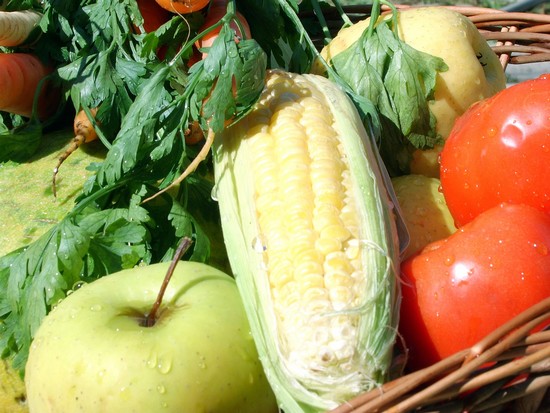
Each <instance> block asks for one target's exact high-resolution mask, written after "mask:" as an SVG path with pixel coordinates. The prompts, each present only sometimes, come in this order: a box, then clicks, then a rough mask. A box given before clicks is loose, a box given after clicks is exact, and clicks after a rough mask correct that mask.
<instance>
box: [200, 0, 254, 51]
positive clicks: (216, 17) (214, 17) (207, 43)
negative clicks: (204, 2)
mask: <svg viewBox="0 0 550 413" xmlns="http://www.w3.org/2000/svg"><path fill="white" fill-rule="evenodd" d="M226 12H227V5H226V4H225V2H223V1H222V2H213V3H212V5H211V6H210V9H209V10H208V14H207V16H206V19H205V21H204V23H203V25H202V27H201V28H200V29H199V32H202V31H203V30H206V29H208V28H209V27H211V26H213V25H214V24H216V23H217V22H218V21H220V19H221V18H222V17H223V16H225V13H226ZM235 15H236V18H237V19H238V20H239V22H240V23H241V25H242V28H243V31H244V36H243V33H241V30H240V27H239V25H238V24H237V23H236V22H235V20H232V21H231V23H229V27H231V28H232V29H233V30H234V31H235V41H236V42H237V43H238V42H239V39H240V38H242V37H245V38H247V39H250V37H251V36H252V35H251V33H250V26H249V25H248V22H247V20H246V19H245V17H244V16H243V15H242V14H241V13H239V12H236V13H235ZM221 29H222V28H221V26H220V27H218V28H216V29H215V30H212V31H211V32H209V33H208V34H206V35H205V36H203V37H202V38H201V39H200V40H199V41H197V43H196V45H195V46H196V47H197V49H202V48H206V47H211V46H212V44H213V43H214V40H216V38H217V37H218V34H219V33H220V31H221ZM207 54H208V53H206V52H202V58H203V59H204V58H206V55H207Z"/></svg>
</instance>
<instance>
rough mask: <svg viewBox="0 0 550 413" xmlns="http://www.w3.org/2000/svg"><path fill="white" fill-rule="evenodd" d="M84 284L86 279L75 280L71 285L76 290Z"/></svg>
mask: <svg viewBox="0 0 550 413" xmlns="http://www.w3.org/2000/svg"><path fill="white" fill-rule="evenodd" d="M85 285H86V281H77V282H75V283H74V285H73V290H78V289H80V288H82V287H84V286H85Z"/></svg>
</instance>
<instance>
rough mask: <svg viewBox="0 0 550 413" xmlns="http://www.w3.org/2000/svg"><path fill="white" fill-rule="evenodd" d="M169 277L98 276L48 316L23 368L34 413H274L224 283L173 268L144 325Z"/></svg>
mask: <svg viewBox="0 0 550 413" xmlns="http://www.w3.org/2000/svg"><path fill="white" fill-rule="evenodd" d="M167 269H168V264H167V263H162V264H153V265H150V266H144V267H139V268H133V269H130V270H124V271H121V272H118V273H116V274H112V275H108V276H105V277H103V278H100V279H98V280H96V281H94V282H92V283H90V284H88V285H85V286H83V287H82V288H80V289H78V290H76V291H75V292H73V293H72V294H70V295H69V296H67V298H65V299H64V300H63V301H62V302H61V303H60V304H59V305H58V306H57V307H56V308H55V309H53V310H52V311H51V312H50V313H49V314H48V315H47V316H46V318H45V319H44V320H43V322H42V323H41V325H40V327H39V329H38V331H37V334H36V335H35V338H34V341H33V343H32V345H31V349H30V353H29V358H28V362H27V365H26V375H25V384H26V388H27V398H28V405H29V409H30V412H31V413H74V412H82V413H86V412H87V413H99V412H104V413H121V412H128V413H130V412H166V413H172V412H173V413H176V412H177V413H181V412H193V413H206V412H209V413H235V412H241V413H275V412H277V411H278V406H277V403H276V400H275V397H274V395H273V392H272V390H271V387H270V385H269V384H268V382H267V379H266V377H265V375H264V371H263V368H262V366H261V363H260V360H259V357H258V353H257V351H256V346H255V343H254V341H253V339H252V336H251V334H250V329H249V325H248V321H247V318H246V314H245V312H244V308H243V304H242V301H241V298H240V295H239V292H238V290H237V285H236V283H235V280H234V279H233V278H231V277H230V276H228V275H226V274H225V273H223V272H221V271H219V270H217V269H215V268H213V267H211V266H208V265H206V264H200V263H193V262H187V261H181V262H179V263H178V265H177V266H176V270H175V273H174V275H173V277H172V279H171V280H170V283H169V284H168V288H167V289H166V293H165V295H164V299H163V302H162V306H161V307H160V311H159V313H158V318H157V320H156V323H155V324H154V325H153V326H151V327H146V326H144V325H143V323H142V321H143V319H144V317H145V314H147V313H148V312H149V311H150V309H151V307H152V305H153V303H154V301H155V299H156V296H157V292H158V290H159V288H160V286H161V283H162V280H163V278H164V276H165V273H166V271H167Z"/></svg>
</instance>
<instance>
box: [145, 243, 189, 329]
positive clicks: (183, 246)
mask: <svg viewBox="0 0 550 413" xmlns="http://www.w3.org/2000/svg"><path fill="white" fill-rule="evenodd" d="M192 242H193V241H192V240H191V238H189V237H183V239H182V240H181V242H180V245H179V246H178V249H177V250H176V253H175V254H174V257H173V258H172V262H171V263H170V267H168V271H167V272H166V275H165V276H164V280H163V281H162V285H161V286H160V290H159V293H158V295H157V299H156V301H155V303H154V304H153V307H151V311H150V312H149V314H147V316H146V317H145V319H144V320H143V323H142V325H143V326H144V327H153V326H154V325H155V322H156V321H157V312H158V310H159V308H160V305H161V304H162V299H163V297H164V293H165V292H166V288H167V287H168V284H169V283H170V280H171V279H172V274H174V269H175V268H176V265H177V264H178V262H179V260H180V259H181V257H182V256H183V254H185V252H186V251H187V250H188V249H189V247H190V246H191V244H192Z"/></svg>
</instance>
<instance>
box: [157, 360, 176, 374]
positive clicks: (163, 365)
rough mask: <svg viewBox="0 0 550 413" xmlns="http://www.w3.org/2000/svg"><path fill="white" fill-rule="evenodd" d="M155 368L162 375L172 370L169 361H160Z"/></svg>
mask: <svg viewBox="0 0 550 413" xmlns="http://www.w3.org/2000/svg"><path fill="white" fill-rule="evenodd" d="M157 368H158V371H159V372H161V373H162V374H168V373H170V371H171V370H172V361H171V360H169V359H160V360H159V362H158V365H157Z"/></svg>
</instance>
